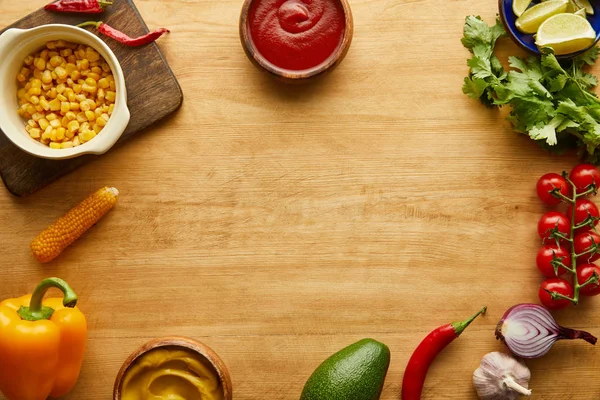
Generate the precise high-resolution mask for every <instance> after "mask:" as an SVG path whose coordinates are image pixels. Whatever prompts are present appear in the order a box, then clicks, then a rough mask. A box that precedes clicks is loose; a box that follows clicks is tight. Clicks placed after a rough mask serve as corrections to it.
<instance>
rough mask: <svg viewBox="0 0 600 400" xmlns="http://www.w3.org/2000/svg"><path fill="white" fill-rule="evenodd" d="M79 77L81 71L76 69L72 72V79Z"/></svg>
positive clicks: (75, 79)
mask: <svg viewBox="0 0 600 400" xmlns="http://www.w3.org/2000/svg"><path fill="white" fill-rule="evenodd" d="M79 78H81V73H80V72H79V71H77V70H75V71H73V72H71V79H73V80H74V81H77V80H78V79H79Z"/></svg>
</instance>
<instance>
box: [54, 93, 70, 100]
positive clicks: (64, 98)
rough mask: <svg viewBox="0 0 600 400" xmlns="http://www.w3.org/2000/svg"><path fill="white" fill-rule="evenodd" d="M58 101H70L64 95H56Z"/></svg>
mask: <svg viewBox="0 0 600 400" xmlns="http://www.w3.org/2000/svg"><path fill="white" fill-rule="evenodd" d="M57 92H58V91H57ZM56 99H57V100H58V101H61V102H63V101H67V100H68V99H67V98H66V97H65V96H64V95H62V94H57V95H56Z"/></svg>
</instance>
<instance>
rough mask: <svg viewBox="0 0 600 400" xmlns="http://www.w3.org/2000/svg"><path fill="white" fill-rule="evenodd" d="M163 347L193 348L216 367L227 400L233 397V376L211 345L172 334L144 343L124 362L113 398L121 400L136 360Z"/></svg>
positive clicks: (116, 381)
mask: <svg viewBox="0 0 600 400" xmlns="http://www.w3.org/2000/svg"><path fill="white" fill-rule="evenodd" d="M161 347H179V348H184V349H187V350H191V351H193V352H195V353H197V354H199V355H201V356H202V357H204V359H206V360H207V361H208V362H209V363H210V364H211V365H212V366H213V368H214V369H215V372H216V373H217V375H218V376H219V380H220V381H221V387H222V388H223V398H224V399H225V400H231V399H232V385H231V377H230V375H229V371H228V370H227V367H226V366H225V363H224V362H223V360H221V358H220V357H219V356H218V355H217V353H215V352H214V351H213V350H212V349H211V348H210V347H208V346H207V345H205V344H204V343H201V342H198V341H196V340H194V339H190V338H186V337H179V336H170V337H165V338H158V339H154V340H151V341H149V342H148V343H146V344H144V345H143V346H142V347H140V348H139V349H137V350H136V351H135V352H133V354H131V355H130V356H129V357H128V358H127V360H125V362H124V363H123V366H122V367H121V369H120V370H119V373H118V374H117V379H116V380H115V387H114V390H113V400H121V392H122V390H123V381H124V379H125V374H126V373H127V370H128V369H129V367H130V366H131V365H133V364H134V363H135V362H136V360H137V359H138V358H139V357H140V356H142V355H144V354H146V353H147V352H149V351H151V350H154V349H157V348H161Z"/></svg>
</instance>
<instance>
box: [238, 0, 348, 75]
mask: <svg viewBox="0 0 600 400" xmlns="http://www.w3.org/2000/svg"><path fill="white" fill-rule="evenodd" d="M253 1H255V0H245V1H244V6H243V7H242V13H241V15H240V40H241V41H242V46H243V47H244V51H245V52H246V55H247V56H248V58H249V59H250V61H252V63H253V64H254V65H256V66H257V67H258V68H259V69H261V70H263V71H265V72H267V73H268V74H270V75H271V76H274V77H275V78H277V79H278V80H280V81H283V82H285V83H305V82H309V81H313V80H315V79H316V78H318V77H320V76H323V75H325V74H326V73H328V72H330V71H332V70H333V69H334V68H335V67H337V66H338V65H339V63H341V62H342V60H343V59H344V57H346V54H347V53H348V50H349V49H350V45H351V44H352V36H353V34H354V20H353V19H352V9H351V8H350V4H349V3H348V0H338V1H339V2H340V3H341V4H342V7H343V9H344V14H345V17H346V29H345V30H344V37H343V38H342V43H341V44H340V46H339V47H338V48H337V50H336V51H335V53H333V55H332V56H331V57H330V58H329V60H328V61H327V62H326V63H323V64H322V65H320V66H318V67H316V68H312V69H309V70H301V71H292V70H289V69H284V68H279V67H277V66H275V65H273V64H271V63H270V62H268V61H267V60H266V59H265V58H264V57H263V56H262V55H261V54H260V53H259V52H258V50H257V49H256V47H255V46H254V43H253V42H252V39H251V38H250V32H249V30H248V14H249V12H250V4H252V2H253Z"/></svg>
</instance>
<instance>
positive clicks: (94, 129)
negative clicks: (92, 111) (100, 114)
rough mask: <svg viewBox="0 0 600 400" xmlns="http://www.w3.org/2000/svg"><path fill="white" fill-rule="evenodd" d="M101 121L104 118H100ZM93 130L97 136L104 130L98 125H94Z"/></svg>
mask: <svg viewBox="0 0 600 400" xmlns="http://www.w3.org/2000/svg"><path fill="white" fill-rule="evenodd" d="M100 119H102V118H100ZM92 130H93V131H94V132H95V133H96V134H98V133H100V131H101V130H102V127H101V126H100V125H98V124H94V125H93V126H92Z"/></svg>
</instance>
